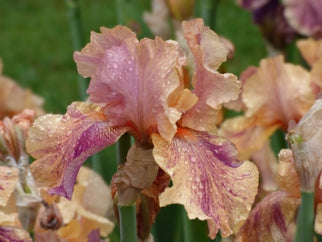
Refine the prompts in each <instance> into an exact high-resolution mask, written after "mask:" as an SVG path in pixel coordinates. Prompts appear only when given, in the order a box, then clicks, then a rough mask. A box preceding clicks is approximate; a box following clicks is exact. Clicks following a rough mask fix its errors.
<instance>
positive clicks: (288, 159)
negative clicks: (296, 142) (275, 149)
mask: <svg viewBox="0 0 322 242" xmlns="http://www.w3.org/2000/svg"><path fill="white" fill-rule="evenodd" d="M278 158H279V164H278V166H277V169H276V182H277V183H278V186H279V187H280V189H281V190H284V191H287V192H288V193H290V194H292V195H293V196H294V197H298V198H300V197H301V193H300V180H299V177H298V175H297V173H296V170H295V167H294V161H293V153H292V151H291V150H290V149H282V150H281V151H280V152H279V154H278Z"/></svg>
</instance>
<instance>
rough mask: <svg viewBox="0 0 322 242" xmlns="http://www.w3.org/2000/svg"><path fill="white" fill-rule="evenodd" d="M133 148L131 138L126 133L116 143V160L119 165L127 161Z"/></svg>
mask: <svg viewBox="0 0 322 242" xmlns="http://www.w3.org/2000/svg"><path fill="white" fill-rule="evenodd" d="M130 148H131V136H130V135H129V134H128V133H125V134H124V135H123V136H122V137H121V138H120V139H119V140H118V141H117V143H116V160H117V162H118V164H121V163H123V162H125V161H126V156H127V153H128V151H129V149H130Z"/></svg>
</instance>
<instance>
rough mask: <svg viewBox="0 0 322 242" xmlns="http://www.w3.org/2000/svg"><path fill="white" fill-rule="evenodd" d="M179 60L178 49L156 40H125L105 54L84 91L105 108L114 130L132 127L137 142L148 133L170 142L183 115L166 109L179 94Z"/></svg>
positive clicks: (174, 110)
mask: <svg viewBox="0 0 322 242" xmlns="http://www.w3.org/2000/svg"><path fill="white" fill-rule="evenodd" d="M181 58H182V56H181V53H180V52H179V51H178V49H177V45H176V44H174V43H171V42H166V41H163V40H162V39H160V38H156V39H155V40H150V39H143V40H141V41H140V42H137V40H136V39H126V40H124V42H123V43H122V44H121V45H118V46H112V47H110V48H109V49H106V50H105V52H104V55H103V56H102V58H101V59H100V62H99V63H98V64H97V68H96V71H95V74H94V75H93V76H92V79H91V82H90V85H89V88H88V93H89V95H90V99H91V101H93V102H95V103H98V104H99V105H100V106H102V107H103V109H104V113H105V114H106V116H107V117H109V121H110V122H111V124H112V125H122V124H125V123H126V122H129V121H131V122H132V123H134V124H135V126H136V128H137V129H138V131H139V134H138V135H137V136H136V137H135V138H137V139H138V140H140V141H141V142H146V141H147V140H148V137H149V133H148V131H149V130H151V128H152V129H156V128H157V130H158V132H159V133H160V134H161V135H162V136H163V137H164V138H166V139H168V140H169V139H171V138H172V137H173V135H174V134H175V132H176V125H175V123H176V122H177V121H178V119H179V118H180V116H181V113H180V112H179V111H177V110H176V109H175V108H172V107H169V104H168V98H169V96H170V95H171V94H172V93H173V92H174V91H176V89H177V88H179V87H181V88H182V89H183V85H182V84H181V73H180V69H179V67H180V65H181V64H179V63H181V62H182V60H181Z"/></svg>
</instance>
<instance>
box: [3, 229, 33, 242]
mask: <svg viewBox="0 0 322 242" xmlns="http://www.w3.org/2000/svg"><path fill="white" fill-rule="evenodd" d="M0 241H3V242H10V241H15V242H32V240H31V238H30V235H29V233H28V232H27V231H25V230H24V229H21V228H15V227H10V226H0Z"/></svg>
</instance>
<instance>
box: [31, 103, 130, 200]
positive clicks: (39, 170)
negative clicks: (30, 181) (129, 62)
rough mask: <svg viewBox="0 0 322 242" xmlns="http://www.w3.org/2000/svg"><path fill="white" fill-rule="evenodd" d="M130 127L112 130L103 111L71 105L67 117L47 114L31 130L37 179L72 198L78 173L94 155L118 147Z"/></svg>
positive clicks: (86, 105)
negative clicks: (108, 148)
mask: <svg viewBox="0 0 322 242" xmlns="http://www.w3.org/2000/svg"><path fill="white" fill-rule="evenodd" d="M128 130H129V127H126V126H120V127H112V126H110V124H109V122H108V120H107V118H106V116H105V115H104V114H103V112H102V110H101V108H100V107H98V106H97V105H94V104H89V103H81V102H76V103H72V104H71V105H70V106H69V107H68V110H67V113H66V114H65V115H52V114H48V115H45V116H42V117H40V118H38V119H37V120H36V121H35V122H34V124H33V126H32V127H31V128H30V129H29V133H28V139H27V141H26V147H27V151H28V152H29V153H30V154H31V155H32V156H33V157H34V158H36V160H35V161H34V162H33V163H32V164H31V166H30V167H31V171H32V173H33V175H34V177H35V179H36V180H37V181H38V182H39V183H41V184H43V185H46V186H47V187H51V189H50V193H52V194H57V195H61V196H64V197H66V198H69V199H70V198H71V195H72V192H73V187H74V184H75V180H76V176H77V173H78V171H79V169H80V167H81V165H82V164H83V163H84V162H85V160H86V159H87V158H88V157H89V156H90V155H92V154H94V153H96V152H98V151H100V150H102V149H103V148H105V147H107V146H109V145H111V144H113V143H115V142H116V141H117V140H118V138H119V137H120V136H121V135H122V134H124V133H125V132H126V131H128Z"/></svg>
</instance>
